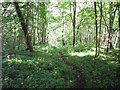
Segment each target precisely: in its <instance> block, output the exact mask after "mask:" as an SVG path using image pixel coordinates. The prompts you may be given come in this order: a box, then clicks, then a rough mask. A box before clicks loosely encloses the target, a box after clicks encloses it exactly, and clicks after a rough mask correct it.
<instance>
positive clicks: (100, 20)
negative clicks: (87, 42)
mask: <svg viewBox="0 0 120 90" xmlns="http://www.w3.org/2000/svg"><path fill="white" fill-rule="evenodd" d="M101 23H102V2H100V31H99V43H98V56H99V53H100V45H101V44H100V43H101Z"/></svg>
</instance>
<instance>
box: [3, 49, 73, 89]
mask: <svg viewBox="0 0 120 90" xmlns="http://www.w3.org/2000/svg"><path fill="white" fill-rule="evenodd" d="M53 49H54V48H53ZM73 73H74V72H73V71H72V67H70V66H67V65H65V64H64V63H63V61H62V60H61V59H60V56H59V54H58V53H56V51H55V50H52V48H51V49H50V51H49V50H48V48H47V47H43V48H41V49H39V51H37V50H36V51H35V52H34V53H29V52H27V51H26V52H25V51H24V52H18V51H16V56H15V57H12V58H10V59H8V58H4V59H3V88H70V87H73V86H74V74H73Z"/></svg>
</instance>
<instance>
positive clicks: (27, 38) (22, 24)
mask: <svg viewBox="0 0 120 90" xmlns="http://www.w3.org/2000/svg"><path fill="white" fill-rule="evenodd" d="M15 1H16V0H15ZM14 5H15V8H16V12H17V14H18V17H19V19H20V22H21V26H22V29H23V31H24V35H25V38H26V44H27V48H28V49H29V50H30V52H33V47H32V45H31V41H30V36H29V34H28V29H27V27H26V24H25V21H24V19H23V16H22V13H21V11H20V7H19V5H18V2H14Z"/></svg>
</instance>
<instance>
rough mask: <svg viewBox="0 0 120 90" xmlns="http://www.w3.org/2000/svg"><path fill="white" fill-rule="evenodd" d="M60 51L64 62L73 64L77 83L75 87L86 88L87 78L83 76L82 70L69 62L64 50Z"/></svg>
mask: <svg viewBox="0 0 120 90" xmlns="http://www.w3.org/2000/svg"><path fill="white" fill-rule="evenodd" d="M59 53H60V57H61V59H62V60H63V61H64V64H66V65H69V66H72V67H73V70H74V71H75V80H76V85H75V86H74V88H85V79H84V77H83V74H82V71H81V70H80V69H79V68H78V67H77V66H75V65H73V64H71V63H69V62H67V61H66V59H65V56H64V54H63V53H62V52H59Z"/></svg>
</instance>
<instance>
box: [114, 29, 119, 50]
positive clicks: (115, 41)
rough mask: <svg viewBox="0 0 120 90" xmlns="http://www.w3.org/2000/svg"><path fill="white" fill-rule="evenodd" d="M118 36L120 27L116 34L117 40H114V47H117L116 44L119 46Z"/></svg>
mask: <svg viewBox="0 0 120 90" xmlns="http://www.w3.org/2000/svg"><path fill="white" fill-rule="evenodd" d="M118 37H119V29H118V30H117V35H116V37H115V40H114V48H116V46H117V42H118Z"/></svg>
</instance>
